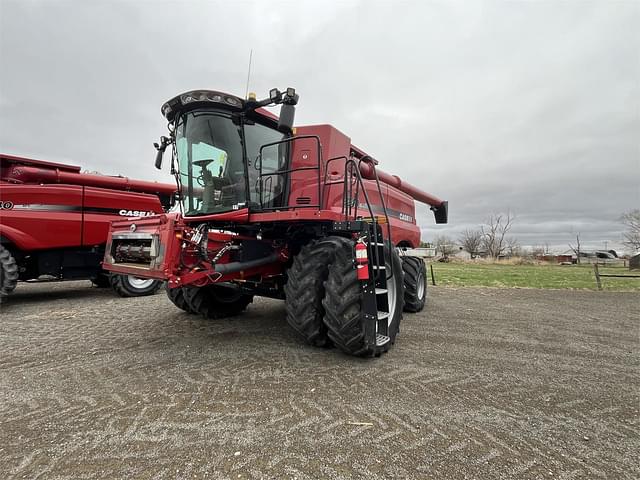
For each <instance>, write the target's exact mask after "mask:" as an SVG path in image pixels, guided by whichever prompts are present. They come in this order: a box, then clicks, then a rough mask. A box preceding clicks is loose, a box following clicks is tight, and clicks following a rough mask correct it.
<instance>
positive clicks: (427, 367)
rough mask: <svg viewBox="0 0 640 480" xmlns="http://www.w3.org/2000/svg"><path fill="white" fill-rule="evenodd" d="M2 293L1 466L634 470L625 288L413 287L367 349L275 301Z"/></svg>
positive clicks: (523, 474) (57, 473)
mask: <svg viewBox="0 0 640 480" xmlns="http://www.w3.org/2000/svg"><path fill="white" fill-rule="evenodd" d="M1 308H2V310H1V312H0V317H1V319H0V353H1V355H0V477H2V478H30V479H32V478H43V479H58V478H65V479H83V478H87V479H103V478H142V479H145V478H233V479H238V478H300V479H305V478H364V477H367V478H389V477H397V478H438V479H440V478H444V479H449V478H451V479H453V478H489V479H494V478H495V479H498V478H499V479H503V478H504V479H510V478H563V479H577V478H590V479H594V478H595V479H598V478H603V479H614V478H615V479H626V478H628V479H637V478H640V468H639V467H638V460H637V454H638V452H639V451H640V441H639V438H640V437H639V432H640V428H639V422H638V419H639V415H638V414H639V408H640V401H639V397H638V393H639V391H640V388H639V386H640V379H639V377H640V376H639V373H640V371H639V370H640V369H639V362H638V360H639V355H638V354H639V348H638V346H639V334H640V333H639V332H640V329H639V325H640V311H639V295H638V293H616V292H586V291H568V290H567V291H560V290H557V291H554V290H515V289H513V290H504V289H479V288H478V289H476V288H460V289H454V288H444V287H440V288H438V287H430V299H429V304H428V306H427V309H426V310H425V312H423V313H421V314H405V318H404V320H403V323H402V327H401V330H402V331H401V334H400V336H399V337H398V341H397V343H396V346H395V348H394V349H392V351H391V352H390V353H388V354H386V355H384V356H383V357H381V358H380V359H368V360H363V359H357V358H351V357H347V356H345V355H343V354H341V353H339V352H337V351H335V350H322V349H317V348H313V347H308V346H305V345H303V344H301V343H300V342H299V341H298V340H297V339H296V338H295V336H294V335H293V333H292V332H291V330H290V329H289V328H288V327H287V325H286V323H285V319H284V316H285V314H284V306H283V304H282V303H281V302H278V301H274V300H265V299H256V301H255V302H254V303H253V304H252V305H251V306H250V307H249V310H248V311H247V313H246V314H245V315H244V316H242V317H238V318H236V319H234V320H231V321H229V320H224V321H222V320H219V321H207V320H204V319H202V318H199V317H196V316H193V315H188V314H186V313H183V312H181V311H179V310H178V309H176V308H175V307H174V306H173V305H172V304H171V303H169V301H168V300H167V299H166V296H165V295H164V293H161V294H158V295H155V296H152V297H146V298H137V299H121V298H117V297H115V296H114V295H113V294H112V293H111V292H110V291H108V290H100V289H95V288H91V287H89V284H88V282H71V283H59V284H28V285H26V284H22V285H20V286H19V287H18V290H17V291H16V292H15V295H14V297H13V298H12V299H11V302H10V303H9V304H8V305H6V306H5V305H3V306H2V307H1ZM634 458H635V460H634Z"/></svg>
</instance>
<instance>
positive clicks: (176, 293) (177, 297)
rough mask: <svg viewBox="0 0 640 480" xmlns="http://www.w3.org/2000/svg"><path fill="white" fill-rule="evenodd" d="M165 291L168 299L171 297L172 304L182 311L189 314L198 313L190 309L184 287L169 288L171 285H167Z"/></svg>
mask: <svg viewBox="0 0 640 480" xmlns="http://www.w3.org/2000/svg"><path fill="white" fill-rule="evenodd" d="M165 290H166V292H167V297H169V300H170V301H171V303H173V304H174V305H175V306H176V307H178V308H179V309H180V310H184V311H185V312H187V313H196V312H194V311H193V310H192V309H191V307H189V304H188V303H187V300H186V299H185V298H184V290H185V288H184V287H177V288H169V284H168V283H166V284H165Z"/></svg>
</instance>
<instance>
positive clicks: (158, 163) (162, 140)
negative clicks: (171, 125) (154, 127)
mask: <svg viewBox="0 0 640 480" xmlns="http://www.w3.org/2000/svg"><path fill="white" fill-rule="evenodd" d="M170 143H171V140H170V139H169V138H167V137H160V145H158V144H157V143H154V144H153V146H154V147H156V150H157V151H158V152H157V153H156V168H157V169H158V170H160V169H161V168H162V155H163V154H164V151H165V150H166V149H167V145H169V144H170Z"/></svg>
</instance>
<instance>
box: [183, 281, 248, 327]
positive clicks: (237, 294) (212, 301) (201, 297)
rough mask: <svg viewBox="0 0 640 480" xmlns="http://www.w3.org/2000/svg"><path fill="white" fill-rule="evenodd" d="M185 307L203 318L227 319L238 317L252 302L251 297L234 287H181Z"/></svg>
mask: <svg viewBox="0 0 640 480" xmlns="http://www.w3.org/2000/svg"><path fill="white" fill-rule="evenodd" d="M183 290H184V299H185V302H186V303H187V306H188V307H189V308H190V309H191V310H192V311H193V312H195V313H199V314H200V315H202V316H203V317H205V318H211V319H216V318H227V317H233V316H236V315H239V314H240V313H242V312H243V311H244V310H245V309H246V308H247V306H248V305H249V304H250V303H251V302H253V295H247V294H244V293H242V292H241V291H240V290H239V289H238V288H237V287H235V286H225V285H222V284H220V285H207V286H204V287H183Z"/></svg>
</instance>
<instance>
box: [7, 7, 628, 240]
mask: <svg viewBox="0 0 640 480" xmlns="http://www.w3.org/2000/svg"><path fill="white" fill-rule="evenodd" d="M639 23H640V5H639V4H638V3H636V2H606V3H604V2H603V3H585V2H575V3H573V2H562V3H557V2H531V3H522V2H517V3H516V2H478V3H469V2H464V4H463V3H460V4H457V3H454V2H451V3H449V2H443V3H435V2H428V3H427V2H418V1H414V2H411V1H408V2H393V3H392V2H364V1H363V2H336V3H326V2H323V3H322V4H319V3H313V2H296V3H295V4H294V3H291V2H269V3H268V4H265V3H262V2H253V3H251V2H204V1H197V2H196V1H192V2H166V3H165V2H163V3H160V4H151V3H146V2H137V3H134V2H82V1H67V2H37V3H36V2H17V1H7V0H5V1H4V2H2V5H1V6H0V70H1V71H2V75H0V108H1V113H0V150H2V151H6V152H9V153H15V154H23V155H32V156H35V157H39V158H46V159H51V160H60V161H67V162H72V163H77V164H81V165H82V166H83V167H85V168H88V169H91V170H99V171H102V172H104V173H110V174H115V173H120V174H124V175H130V176H132V177H139V178H150V179H158V180H164V181H171V179H170V178H169V177H168V175H167V174H166V173H161V172H157V171H155V170H154V169H153V168H152V160H153V156H154V151H153V149H152V147H151V143H152V142H153V141H156V139H157V137H158V136H159V135H161V134H163V133H164V131H165V124H164V122H163V120H162V117H161V115H160V113H159V108H160V105H161V104H162V103H163V102H164V101H165V100H167V99H168V98H170V97H171V96H173V95H175V94H177V93H179V92H182V91H186V90H189V89H192V88H212V89H219V90H223V91H229V92H232V93H237V94H240V95H242V94H244V89H245V82H246V73H247V61H248V56H249V51H250V50H251V49H253V66H252V78H251V82H250V87H251V90H254V91H256V92H259V93H260V94H264V93H266V92H267V91H268V89H269V88H271V87H273V86H279V87H281V88H282V87H286V86H294V87H296V89H297V90H298V91H299V92H300V94H301V102H300V105H299V108H298V114H297V115H298V117H297V120H298V122H299V123H301V124H313V123H331V124H333V125H335V126H336V127H337V128H339V129H340V130H342V131H343V132H345V133H346V134H348V135H349V136H351V138H352V141H353V142H354V144H356V145H358V146H359V147H361V148H363V149H364V150H365V151H367V152H368V153H370V154H371V155H373V156H375V157H376V158H378V159H379V160H380V162H381V165H380V167H381V168H382V169H383V170H386V171H388V172H390V173H394V174H397V175H399V176H401V177H403V178H404V179H411V180H413V183H415V184H416V185H417V186H419V187H421V188H424V189H425V190H427V191H430V192H432V193H434V194H436V195H438V196H440V197H443V198H447V199H448V200H449V201H450V214H451V224H450V225H448V226H434V225H433V217H432V215H431V213H430V212H429V211H428V208H427V207H425V206H422V205H419V206H418V210H417V218H418V219H419V222H420V224H421V226H423V227H424V228H423V232H424V234H423V236H424V238H426V239H428V238H432V237H433V236H434V235H435V234H436V233H439V232H446V233H448V234H452V235H454V236H455V235H456V234H457V232H459V231H461V230H463V229H464V228H466V227H467V226H475V225H478V224H480V223H481V222H482V221H483V220H484V219H485V218H486V217H487V216H488V215H489V214H490V213H492V212H498V211H507V210H510V211H512V212H514V213H515V214H516V215H517V221H516V224H515V226H514V234H517V236H518V237H519V238H520V239H521V243H525V242H526V243H527V244H541V243H545V242H549V243H557V244H558V245H561V244H565V243H567V242H568V241H569V240H571V239H572V238H573V235H574V233H573V232H575V231H576V229H580V230H581V231H583V232H585V235H587V233H586V232H588V236H589V238H590V239H592V240H591V241H593V242H594V243H597V242H600V243H602V242H604V241H605V240H608V241H613V242H615V241H617V240H619V238H620V236H621V232H622V228H623V227H622V225H621V224H620V223H619V222H618V217H619V215H620V214H621V213H622V212H623V211H625V210H630V209H632V208H638V206H640V191H639V188H638V185H639V184H640V143H639V141H638V138H640V134H639V132H640V56H639V55H638V52H639V51H640V30H638V29H637V25H638V24H639Z"/></svg>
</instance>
